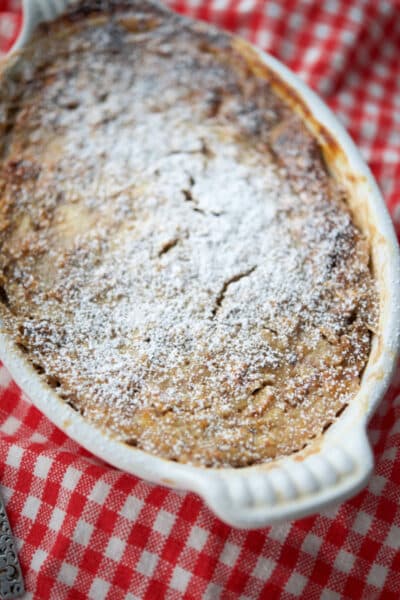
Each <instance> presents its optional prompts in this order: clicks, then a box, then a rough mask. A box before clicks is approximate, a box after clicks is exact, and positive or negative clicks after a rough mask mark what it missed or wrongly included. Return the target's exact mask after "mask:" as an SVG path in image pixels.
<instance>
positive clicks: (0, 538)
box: [0, 496, 25, 600]
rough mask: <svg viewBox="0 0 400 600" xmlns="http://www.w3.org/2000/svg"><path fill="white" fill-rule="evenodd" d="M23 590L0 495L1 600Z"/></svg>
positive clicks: (18, 594) (18, 565)
mask: <svg viewBox="0 0 400 600" xmlns="http://www.w3.org/2000/svg"><path fill="white" fill-rule="evenodd" d="M24 592H25V589H24V581H23V579H22V572H21V567H20V564H19V560H18V555H17V549H16V547H15V541H14V538H13V535H12V532H11V527H10V523H9V521H8V517H7V514H6V509H5V506H4V502H3V500H2V498H1V496H0V598H1V600H6V599H7V600H8V599H9V598H18V597H19V596H22V594H24Z"/></svg>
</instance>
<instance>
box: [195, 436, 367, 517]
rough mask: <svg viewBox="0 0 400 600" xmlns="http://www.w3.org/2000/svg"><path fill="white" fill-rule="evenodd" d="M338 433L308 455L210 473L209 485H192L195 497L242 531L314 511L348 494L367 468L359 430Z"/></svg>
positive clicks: (364, 441) (364, 479) (358, 484)
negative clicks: (195, 493) (211, 475)
mask: <svg viewBox="0 0 400 600" xmlns="http://www.w3.org/2000/svg"><path fill="white" fill-rule="evenodd" d="M340 434H341V435H340V439H339V438H338V437H335V438H332V439H330V440H328V441H325V440H324V442H323V447H322V448H321V449H320V450H319V451H317V452H315V453H313V454H309V455H308V456H306V455H304V457H302V456H301V455H295V456H293V457H288V458H283V459H281V460H280V461H278V462H277V463H274V464H272V463H271V465H268V464H267V465H262V466H255V467H251V468H248V469H245V470H237V469H235V470H234V469H230V470H224V471H220V472H218V471H214V472H213V478H212V482H211V481H210V478H209V477H208V476H205V477H203V479H202V481H201V482H199V481H198V485H197V492H198V493H199V494H200V495H201V496H202V497H203V499H204V500H205V501H206V503H207V504H208V505H209V506H210V508H211V509H212V510H213V511H214V512H215V513H216V514H217V515H218V516H219V517H220V518H221V519H222V520H223V521H225V522H227V523H228V524H229V525H233V526H234V527H240V528H245V529H253V528H258V527H265V526H266V525H271V524H273V523H276V522H279V521H287V520H292V519H299V518H301V517H304V516H307V515H309V514H312V513H316V512H319V511H321V510H322V509H323V508H325V507H327V506H329V505H331V504H333V503H338V502H341V501H343V500H345V499H346V498H348V497H350V496H352V495H354V494H355V493H356V492H357V491H359V490H360V489H361V488H362V487H364V486H365V484H366V482H367V480H368V478H369V476H370V474H371V472H372V469H373V464H374V461H373V455H372V450H371V446H370V443H369V441H368V438H367V434H366V430H365V428H359V429H357V430H355V431H341V432H340Z"/></svg>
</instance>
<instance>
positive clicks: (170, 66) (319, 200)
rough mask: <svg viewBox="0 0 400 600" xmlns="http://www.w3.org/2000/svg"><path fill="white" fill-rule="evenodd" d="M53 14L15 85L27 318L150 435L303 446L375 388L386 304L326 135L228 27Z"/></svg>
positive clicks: (80, 386)
mask: <svg viewBox="0 0 400 600" xmlns="http://www.w3.org/2000/svg"><path fill="white" fill-rule="evenodd" d="M46 28H47V36H45V37H44V36H43V35H42V36H40V35H39V36H37V37H36V39H35V40H34V42H33V43H32V45H31V47H30V48H29V50H27V51H26V52H25V53H23V54H22V56H21V57H20V59H19V60H18V61H16V63H15V64H14V65H13V67H12V69H8V70H6V71H5V72H4V73H3V82H4V83H6V84H7V85H2V88H1V92H0V131H1V138H0V139H1V147H0V160H1V172H0V244H1V253H0V269H1V280H0V302H1V304H2V307H3V308H2V311H3V312H4V316H5V325H6V327H7V329H8V331H9V333H10V334H11V335H13V336H14V338H15V340H16V342H17V343H18V344H20V346H21V348H22V349H23V350H24V351H25V352H26V355H27V356H28V357H29V359H30V360H31V361H32V363H33V364H34V365H35V366H36V367H37V369H38V370H39V372H40V373H41V374H42V376H43V377H44V378H45V379H46V380H47V381H48V383H49V384H50V385H52V386H53V387H54V388H55V389H57V391H58V393H59V394H60V395H61V397H63V398H64V399H65V400H66V402H68V403H70V404H71V405H72V406H73V407H75V408H76V409H77V410H79V411H80V412H81V413H82V414H84V415H85V416H86V417H87V418H88V419H90V420H92V421H93V422H95V423H96V424H98V425H99V426H101V427H103V428H105V429H106V430H107V431H109V432H111V433H112V434H113V435H115V436H117V437H118V438H119V439H122V440H125V441H127V443H130V444H132V445H135V446H137V447H140V448H143V449H144V450H146V451H148V452H152V453H155V454H158V455H160V456H163V457H165V458H169V459H172V460H177V461H180V462H191V463H194V464H201V465H205V466H245V465H248V464H253V463H258V462H262V461H265V460H266V459H269V458H274V457H276V456H279V455H282V454H289V453H291V452H293V451H295V450H297V449H299V448H301V447H303V446H304V445H305V444H306V443H308V442H309V441H310V440H311V439H312V438H313V437H315V436H317V435H319V434H320V433H321V432H322V431H323V430H324V429H326V427H327V426H329V424H330V423H331V422H332V421H333V419H334V418H335V415H336V414H338V413H339V412H340V411H341V410H342V409H343V407H344V406H345V405H346V404H347V403H348V402H349V401H350V400H351V398H352V396H353V395H354V394H355V393H356V392H357V390H358V387H359V380H360V376H361V373H362V371H363V369H364V367H365V364H366V362H367V359H368V355H369V350H370V330H371V329H373V327H374V315H375V295H374V294H375V292H374V284H373V280H372V277H371V273H370V270H369V266H368V263H369V248H368V246H367V244H366V241H365V239H364V237H363V236H362V234H361V233H360V231H359V230H358V229H357V228H356V227H355V225H354V223H353V222H352V218H351V214H350V211H349V209H348V207H347V204H346V196H345V193H344V192H343V190H341V188H340V185H339V184H338V183H336V182H334V181H333V179H332V178H331V177H330V175H329V174H328V172H327V170H326V168H325V165H324V161H323V159H322V156H321V153H320V151H319V147H318V144H317V143H316V141H315V139H314V138H313V137H312V136H311V134H310V133H309V132H308V131H307V129H306V127H305V126H304V124H303V123H302V121H301V120H300V118H299V117H298V116H296V115H295V114H294V113H293V112H292V111H291V109H290V108H289V107H288V106H287V105H286V104H285V103H284V102H282V100H281V99H280V98H279V97H278V96H276V94H275V93H274V92H273V89H272V87H271V85H270V84H269V82H268V81H267V80H266V79H265V78H264V77H259V76H257V75H256V74H255V73H254V65H252V64H250V62H249V58H248V57H247V56H246V54H245V53H242V52H241V51H240V47H239V46H238V45H237V44H235V43H234V42H233V39H232V38H231V37H230V36H229V35H227V34H224V33H222V32H220V31H218V30H216V29H214V28H212V27H209V26H205V25H202V24H199V23H194V22H192V21H189V20H187V19H182V18H181V17H178V16H177V15H174V14H172V13H170V12H169V11H166V10H164V9H162V8H160V7H159V6H158V5H155V4H152V3H143V2H134V1H132V2H117V1H115V2H96V1H94V0H93V1H89V2H83V3H81V4H80V6H79V8H78V9H74V10H73V11H71V12H70V13H69V14H68V15H66V16H65V17H63V18H62V19H60V20H59V21H58V22H56V23H54V24H52V25H48V26H46ZM99 82H102V85H99Z"/></svg>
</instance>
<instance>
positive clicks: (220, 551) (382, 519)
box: [0, 0, 400, 600]
mask: <svg viewBox="0 0 400 600" xmlns="http://www.w3.org/2000/svg"><path fill="white" fill-rule="evenodd" d="M169 4H170V5H171V7H172V8H175V9H176V10H178V11H180V12H183V13H186V14H189V15H192V16H195V17H198V18H201V19H205V20H209V21H212V22H214V23H217V24H218V25H220V26H221V27H225V28H227V29H230V30H232V31H235V32H237V33H239V34H241V35H243V36H244V37H247V38H248V39H250V41H252V42H254V43H255V44H258V45H259V46H261V47H262V48H264V49H265V50H267V51H269V52H271V53H273V54H274V55H275V56H277V57H278V58H280V59H281V60H282V61H284V62H285V63H286V64H288V65H289V67H291V68H292V69H293V70H295V71H297V73H299V74H300V75H301V76H302V77H303V78H304V79H305V80H306V81H307V82H308V83H309V84H310V85H311V86H312V87H313V88H314V89H316V90H317V91H318V92H319V93H320V94H321V95H322V96H323V97H324V98H325V100H326V101H327V102H328V104H329V105H330V106H331V107H332V108H333V110H334V111H335V112H336V114H337V115H338V116H339V118H340V119H341V120H342V122H343V123H344V125H345V126H346V127H347V129H348V130H349V131H350V133H351V134H352V136H353V138H354V139H355V140H356V142H357V143H358V144H359V146H360V148H361V150H362V152H363V154H364V157H365V158H366V159H367V161H368V162H369V164H370V165H371V167H372V170H373V172H374V174H375V176H376V177H377V179H378V182H379V183H380V186H381V188H382V190H383V192H384V195H385V198H386V201H387V204H388V206H389V208H390V211H391V213H392V215H393V218H394V221H395V223H396V225H397V230H398V232H399V233H400V4H399V3H398V2H389V1H382V0H354V1H346V0H325V1H324V2H320V1H319V0H284V1H281V2H278V1H272V0H270V1H266V2H264V1H257V0H213V1H207V0H187V1H178V0H176V1H170V2H169ZM20 20H21V19H20V2H19V0H0V49H2V50H6V49H7V48H8V47H9V46H10V44H11V43H12V41H13V39H14V38H15V36H16V32H17V29H18V27H19V25H20ZM369 432H370V437H371V441H372V443H373V446H374V450H375V459H376V467H375V471H374V474H373V477H372V479H371V481H370V483H369V485H368V488H367V489H366V490H364V491H363V492H361V493H360V494H358V496H356V497H355V498H354V499H352V500H350V501H348V502H346V503H345V504H342V505H341V506H338V507H336V508H334V509H331V510H329V511H324V512H323V513H322V514H319V515H317V516H314V517H309V518H307V519H302V520H300V521H296V522H293V523H286V524H284V525H279V526H274V527H268V528H265V529H260V530H257V531H252V532H246V531H242V530H235V529H233V528H231V527H228V526H227V525H225V524H223V523H222V522H221V521H219V520H218V519H217V518H216V517H214V516H213V515H212V514H211V512H210V511H209V510H208V509H207V508H206V507H205V505H204V504H203V502H202V501H201V500H200V499H199V498H198V497H196V496H195V495H194V494H191V493H182V492H175V491H171V490H168V489H166V488H163V487H158V486H154V485H151V484H149V483H146V482H144V481H141V480H140V479H138V478H136V477H133V476H131V475H127V474H124V473H122V472H120V471H118V470H116V469H114V468H112V467H110V466H108V465H106V464H104V463H103V462H101V461H99V460H97V459H96V458H94V457H92V456H91V455H89V454H88V453H87V452H86V451H85V450H83V449H82V448H80V447H79V446H78V445H77V444H76V443H74V442H72V441H71V440H69V439H68V438H67V437H66V436H65V435H64V434H63V433H61V432H60V431H59V430H57V429H56V428H55V427H54V426H53V425H52V424H51V423H50V422H49V421H48V420H47V419H46V418H45V417H44V416H42V415H41V413H40V412H39V411H38V410H36V409H35V408H34V407H33V406H32V405H31V404H30V402H29V400H28V399H27V398H26V397H25V396H24V395H23V394H22V395H21V392H20V391H19V390H18V389H17V387H16V386H15V384H14V383H13V382H12V381H11V380H10V377H9V375H8V373H7V371H6V370H5V369H4V368H1V369H0V482H1V484H2V493H3V495H4V497H5V499H6V503H7V511H8V514H9V518H10V521H11V524H12V528H13V531H14V534H15V536H16V538H17V543H18V547H19V552H20V560H21V564H22V569H23V572H24V575H25V581H26V587H27V590H28V593H27V594H26V598H35V599H39V600H45V599H47V598H49V599H52V600H64V599H67V598H68V599H71V600H85V599H86V598H92V599H93V600H102V599H106V598H107V599H108V600H118V599H126V600H128V599H130V600H134V599H137V600H139V599H140V600H143V599H146V600H157V599H160V600H162V599H164V598H165V599H167V600H178V599H181V598H185V599H187V600H189V599H192V600H200V599H209V600H217V599H222V600H231V599H232V600H233V599H241V600H246V599H251V600H253V599H256V598H260V599H268V600H273V599H274V598H276V599H277V598H282V599H284V600H288V599H293V598H305V599H307V600H313V599H323V600H336V599H337V600H339V599H346V598H351V599H355V598H361V599H362V600H373V599H378V598H382V599H383V600H391V599H393V600H398V599H399V598H400V372H399V374H398V376H397V379H396V380H395V381H394V383H393V385H392V388H391V390H390V391H389V393H388V394H387V395H386V398H385V400H384V401H383V402H382V404H381V406H380V408H379V409H378V411H377V414H376V415H375V417H374V418H373V420H372V422H371V425H370V429H369Z"/></svg>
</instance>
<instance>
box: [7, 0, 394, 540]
mask: <svg viewBox="0 0 400 600" xmlns="http://www.w3.org/2000/svg"><path fill="white" fill-rule="evenodd" d="M26 4H27V5H28V4H30V10H29V11H27V12H26V13H25V20H24V28H23V33H22V35H21V37H20V38H19V40H18V42H17V44H16V48H20V47H21V46H22V45H24V44H25V43H26V42H27V41H28V40H29V37H30V34H31V32H32V29H33V26H34V25H36V24H37V23H38V22H40V21H41V20H46V18H49V17H54V16H57V14H59V13H60V12H61V9H62V7H63V6H64V7H65V6H66V5H67V4H69V2H61V3H59V4H58V5H57V10H54V6H55V4H54V3H50V4H49V6H50V7H52V10H50V11H48V10H46V7H45V3H43V2H38V3H37V4H35V3H32V4H31V3H26ZM33 5H35V6H33ZM39 5H40V6H39ZM239 43H240V44H241V46H242V48H243V50H244V51H246V49H247V51H248V52H250V53H251V52H254V49H252V47H251V46H249V45H248V44H247V43H246V42H239ZM256 52H257V53H258V55H259V57H260V59H261V61H262V63H263V69H264V68H265V73H264V75H265V76H266V77H267V78H268V79H269V80H271V81H272V83H273V86H274V88H275V90H276V91H277V92H278V94H279V95H280V96H281V97H283V98H284V99H285V100H286V102H288V103H289V104H290V105H291V107H292V109H293V110H295V111H296V112H298V113H300V114H301V116H302V117H303V119H304V120H305V122H306V124H307V126H308V127H309V128H310V129H311V130H312V132H313V133H314V135H315V136H316V138H317V139H318V141H319V144H320V146H321V149H322V151H323V154H324V157H325V159H326V162H327V164H328V165H329V168H330V169H331V171H332V173H333V174H334V175H335V176H337V177H338V178H340V180H341V181H342V182H343V184H344V185H345V187H346V188H347V190H348V195H349V204H350V205H351V208H352V212H353V216H354V219H355V221H356V223H357V225H358V226H359V227H360V228H361V229H362V231H363V232H364V233H365V235H366V236H367V238H368V239H369V242H370V245H371V249H372V250H371V254H372V269H373V273H374V276H375V279H376V280H377V284H378V290H379V297H380V322H379V327H378V332H377V334H376V335H374V337H373V341H372V349H371V354H370V358H369V362H368V365H367V367H366V369H365V371H364V373H363V376H362V380H361V386H360V390H359V392H358V394H357V395H356V396H355V397H354V398H353V400H352V401H351V403H350V404H349V406H348V407H347V408H346V410H345V411H344V412H343V413H342V414H341V415H340V417H339V418H338V419H337V420H336V421H335V423H334V424H333V425H332V426H331V427H330V428H329V429H328V430H327V431H326V432H325V433H324V434H323V435H322V436H321V437H320V438H319V439H317V440H316V441H315V442H314V443H312V444H309V445H308V446H307V447H306V448H305V449H304V450H302V451H300V452H297V453H295V454H293V455H291V456H288V457H283V458H280V459H276V460H273V461H271V462H268V463H265V464H262V465H256V466H252V467H246V468H241V469H232V468H229V469H228V468H222V469H211V468H200V467H193V466H190V465H185V464H178V463H176V462H172V461H168V460H164V459H162V458H158V457H156V456H153V455H150V454H147V453H145V452H143V451H141V450H139V449H137V448H133V447H129V446H127V445H126V444H123V443H120V442H118V441H116V440H113V439H112V438H110V437H108V436H107V435H106V434H104V433H102V432H101V431H100V430H98V429H97V428H96V427H94V426H93V425H91V424H90V423H88V422H87V421H86V420H85V419H83V418H82V417H81V416H80V415H79V414H78V413H77V412H76V411H74V410H73V409H72V408H71V407H70V406H68V405H67V404H65V403H64V402H63V401H62V400H61V399H60V398H59V397H58V396H57V394H56V393H55V392H54V391H53V390H52V389H51V388H50V387H49V386H48V385H47V384H45V383H44V381H42V380H41V379H40V377H39V376H38V374H37V373H36V372H35V371H34V369H33V368H32V366H31V365H30V363H29V362H28V361H27V359H26V358H24V356H23V355H22V354H21V352H20V351H19V350H18V348H17V347H16V345H15V344H14V342H13V341H11V339H10V338H9V337H8V336H7V335H5V334H4V333H0V358H1V360H2V361H3V362H4V364H5V365H6V367H7V368H8V369H9V371H10V373H11V375H12V377H13V378H14V380H15V381H16V382H17V383H18V385H19V386H20V387H21V388H22V390H23V391H24V392H25V393H26V394H27V395H28V396H29V397H30V398H31V400H32V402H33V403H34V405H35V406H36V407H37V408H38V409H39V410H41V411H42V412H43V413H44V414H45V415H46V416H47V417H48V418H49V419H51V421H52V422H53V423H54V424H55V425H57V426H58V427H59V428H60V429H62V430H63V431H64V432H65V433H67V434H68V435H69V436H70V437H71V438H73V439H74V440H76V441H77V442H79V443H80V444H82V445H83V446H84V447H85V448H87V449H88V450H89V451H91V452H92V453H93V454H95V455H96V456H98V457H100V458H102V459H104V460H106V461H107V462H108V463H110V464H112V465H114V466H116V467H118V468H120V469H123V470H125V471H127V472H130V473H132V474H134V475H138V476H140V477H143V478H144V479H147V480H149V481H152V482H155V483H158V484H163V485H167V486H170V487H173V488H181V489H185V490H190V491H193V492H195V493H197V494H199V495H200V496H201V497H202V498H203V499H204V500H205V502H206V503H207V504H208V505H209V506H210V508H211V509H212V510H213V511H214V512H215V513H216V514H217V515H218V516H219V517H220V518H221V519H222V520H224V521H225V522H227V523H229V524H231V525H233V526H236V527H244V528H256V527H262V526H265V525H268V524H271V523H274V522H276V521H281V520H285V519H295V518H299V517H301V516H304V515H306V514H310V513H315V512H318V511H320V510H321V509H322V508H323V507H325V506H327V505H329V504H332V503H337V502H339V501H342V500H344V499H345V498H347V497H349V496H351V495H353V494H355V493H356V492H357V491H358V490H359V489H361V488H362V487H363V486H364V485H365V484H366V482H367V480H368V477H369V475H370V473H371V470H372V468H373V456H372V451H371V446H370V443H369V441H368V437H367V424H368V420H369V418H370V416H371V414H372V413H373V411H374V410H375V408H376V407H377V405H378V403H379V401H380V400H381V399H382V397H383V394H384V393H385V390H386V388H387V386H388V384H389V381H390V378H391V375H392V372H393V369H394V367H395V364H396V356H397V351H398V346H399V323H400V296H399V279H400V277H399V275H400V267H399V251H398V246H397V241H396V237H395V233H394V230H393V227H392V224H391V221H390V217H389V215H388V213H387V210H386V207H385V204H384V201H383V199H382V197H381V194H380V192H379V190H378V187H377V185H376V183H375V181H374V179H373V177H372V175H371V173H370V171H369V169H368V167H367V166H366V165H365V163H364V161H363V159H362V158H361V155H360V153H359V152H358V150H357V148H356V147H355V145H354V144H353V142H352V141H351V139H350V138H349V136H348V135H347V133H346V132H345V130H344V129H343V127H342V126H341V125H340V123H339V122H338V120H337V119H336V117H335V116H334V115H333V114H332V112H331V111H330V110H329V109H328V108H327V107H326V106H325V104H324V103H323V102H322V101H321V100H320V99H319V98H318V96H316V95H315V94H314V93H313V92H312V91H311V90H310V89H309V88H308V87H307V86H306V85H305V84H304V83H303V82H302V81H301V80H300V79H299V78H298V77H296V76H295V75H294V74H293V73H292V72H291V71H290V70H289V69H287V68H286V67H285V66H284V65H282V64H281V63H280V62H279V61H277V60H276V59H274V58H272V57H271V56H269V55H267V54H265V53H262V52H261V51H258V50H257V51H256ZM8 60H13V57H12V54H11V56H10V58H9V59H8ZM0 325H1V323H0Z"/></svg>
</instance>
